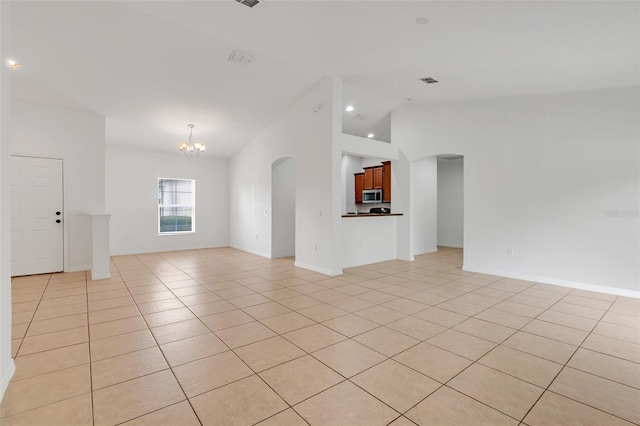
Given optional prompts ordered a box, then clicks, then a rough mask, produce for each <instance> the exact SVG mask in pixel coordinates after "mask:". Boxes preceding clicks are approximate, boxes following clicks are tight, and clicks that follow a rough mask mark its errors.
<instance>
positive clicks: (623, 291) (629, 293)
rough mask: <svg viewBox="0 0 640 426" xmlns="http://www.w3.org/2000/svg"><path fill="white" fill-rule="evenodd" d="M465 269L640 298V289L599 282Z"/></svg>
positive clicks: (466, 266)
mask: <svg viewBox="0 0 640 426" xmlns="http://www.w3.org/2000/svg"><path fill="white" fill-rule="evenodd" d="M462 270H463V271H468V272H477V273H479V274H487V275H497V276H499V277H505V278H514V279H517V280H524V281H533V282H537V283H543V284H552V285H559V286H562V287H568V288H575V289H578V290H587V291H595V292H598V293H606V294H613V295H616V296H626V297H633V298H635V299H640V291H636V290H627V289H626V288H617V287H607V286H604V285H599V284H589V283H582V282H578V281H570V280H561V279H557V278H549V277H541V276H537V275H529V274H519V273H516V272H507V271H500V270H497V269H491V268H482V267H478V266H476V265H468V264H465V265H463V266H462Z"/></svg>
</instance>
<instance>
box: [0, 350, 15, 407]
mask: <svg viewBox="0 0 640 426" xmlns="http://www.w3.org/2000/svg"><path fill="white" fill-rule="evenodd" d="M15 372H16V364H15V363H14V362H13V358H12V359H11V360H10V362H9V367H8V368H7V369H6V370H5V371H4V373H3V374H2V380H1V381H0V401H2V398H3V397H4V392H5V391H6V390H7V387H8V386H9V382H10V381H11V378H12V377H13V374H14V373H15Z"/></svg>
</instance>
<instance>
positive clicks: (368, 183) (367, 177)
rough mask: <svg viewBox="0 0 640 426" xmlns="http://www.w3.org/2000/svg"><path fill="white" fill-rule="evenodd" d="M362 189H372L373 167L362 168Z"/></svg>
mask: <svg viewBox="0 0 640 426" xmlns="http://www.w3.org/2000/svg"><path fill="white" fill-rule="evenodd" d="M363 185H364V186H363V187H362V189H373V167H367V168H365V169H364V183H363Z"/></svg>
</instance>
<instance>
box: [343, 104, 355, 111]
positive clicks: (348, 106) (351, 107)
mask: <svg viewBox="0 0 640 426" xmlns="http://www.w3.org/2000/svg"><path fill="white" fill-rule="evenodd" d="M354 109H355V108H354V107H353V105H347V107H346V108H345V110H346V111H347V112H351V111H353V110H354Z"/></svg>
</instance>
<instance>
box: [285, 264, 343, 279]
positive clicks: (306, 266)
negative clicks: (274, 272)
mask: <svg viewBox="0 0 640 426" xmlns="http://www.w3.org/2000/svg"><path fill="white" fill-rule="evenodd" d="M293 266H295V267H296V268H302V269H308V270H309V271H313V272H317V273H319V274H322V275H328V276H330V277H334V276H336V275H342V269H340V271H339V272H334V271H332V270H331V269H327V268H320V267H318V266H314V265H309V264H307V263H303V262H298V261H297V260H296V262H295V263H294V264H293Z"/></svg>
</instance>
